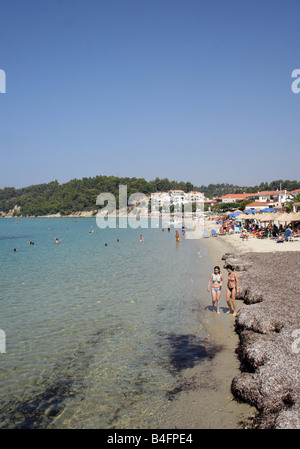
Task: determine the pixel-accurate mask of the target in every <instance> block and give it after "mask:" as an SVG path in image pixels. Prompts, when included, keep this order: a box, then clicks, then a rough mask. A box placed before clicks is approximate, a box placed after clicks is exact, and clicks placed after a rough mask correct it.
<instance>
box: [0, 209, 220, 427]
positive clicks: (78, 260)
mask: <svg viewBox="0 0 300 449" xmlns="http://www.w3.org/2000/svg"><path fill="white" fill-rule="evenodd" d="M179 231H180V234H181V230H179ZM141 234H142V235H143V239H144V241H143V242H141V240H140V235H141ZM56 239H58V241H59V242H58V243H56ZM29 242H33V243H34V245H33V244H29ZM14 250H17V251H14ZM0 261H1V277H0V329H1V331H0V335H1V339H0V340H1V346H0V428H2V429H4V428H15V429H16V428H20V429H21V428H61V429H64V428H68V429H81V428H86V429H113V428H115V429H117V428H123V429H125V428H131V429H133V428H135V429H138V428H161V427H162V426H163V423H164V420H165V417H166V415H167V414H168V410H169V407H170V405H171V404H172V407H173V408H174V404H175V407H176V400H177V398H178V395H180V394H184V391H185V389H186V388H188V386H185V385H183V382H184V380H183V379H184V376H183V373H184V371H185V370H187V369H189V368H191V367H195V366H197V365H198V364H201V363H203V361H204V360H207V359H210V358H213V357H214V356H215V354H216V352H217V351H218V348H215V347H214V346H213V345H212V344H210V343H209V339H207V335H206V332H207V330H206V326H205V314H206V313H207V307H208V306H209V304H210V296H209V295H208V293H207V290H206V289H207V283H208V278H209V275H210V273H211V270H212V267H211V263H210V260H209V255H208V250H207V249H206V247H205V245H204V244H203V242H202V241H201V240H188V239H186V238H183V237H182V236H181V235H180V242H179V243H178V242H176V240H175V229H174V228H173V227H172V226H171V229H170V231H168V230H167V229H164V230H163V229H162V227H161V226H160V225H158V226H157V227H154V228H151V226H150V225H149V227H148V228H144V229H141V228H137V229H133V228H131V227H130V226H128V227H127V228H118V227H115V228H106V229H100V228H98V226H97V223H96V219H95V218H78V219H75V218H19V219H17V220H16V219H13V218H12V219H0ZM179 413H180V411H179ZM182 413H184V411H182ZM199 425H200V426H201V423H199Z"/></svg>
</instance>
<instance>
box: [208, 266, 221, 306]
mask: <svg viewBox="0 0 300 449" xmlns="http://www.w3.org/2000/svg"><path fill="white" fill-rule="evenodd" d="M222 284H223V275H222V274H221V272H220V267H214V272H213V274H212V275H211V276H210V278H209V281H208V286H207V291H208V292H209V290H210V288H211V296H212V308H213V312H214V311H215V303H216V302H217V313H220V296H221V293H222ZM210 286H211V287H210Z"/></svg>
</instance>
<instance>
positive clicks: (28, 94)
mask: <svg viewBox="0 0 300 449" xmlns="http://www.w3.org/2000/svg"><path fill="white" fill-rule="evenodd" d="M0 8H1V9H0V69H2V70H4V71H5V73H6V93H4V94H0V153H1V155H0V158H1V163H0V188H3V187H5V186H15V187H24V186H28V185H32V184H38V183H44V182H50V181H52V180H55V179H57V180H58V181H59V182H60V183H63V182H66V181H69V180H70V179H74V178H78V179H81V178H82V177H90V176H91V177H93V176H96V175H115V176H129V177H133V176H136V177H144V178H145V179H146V180H152V179H154V178H155V177H157V176H158V177H160V178H164V177H167V178H169V179H170V180H173V179H175V180H177V181H190V182H192V183H194V184H195V185H198V186H199V185H201V184H204V185H207V184H209V183H223V182H225V183H233V184H238V185H255V184H259V183H260V182H263V181H267V182H270V181H272V180H275V179H291V180H294V179H296V180H297V181H299V180H300V170H299V167H300V148H299V147H300V93H299V94H295V93H293V92H292V89H291V85H292V82H293V79H292V77H291V74H292V71H293V70H294V69H298V68H299V69H300V51H299V18H300V1H299V0H51V1H49V0H9V1H1V3H0Z"/></svg>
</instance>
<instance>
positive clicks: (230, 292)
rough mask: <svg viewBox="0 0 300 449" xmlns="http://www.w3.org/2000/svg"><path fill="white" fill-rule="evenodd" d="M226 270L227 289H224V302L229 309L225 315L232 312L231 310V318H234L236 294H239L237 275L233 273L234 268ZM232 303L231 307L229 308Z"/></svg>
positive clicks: (229, 267)
mask: <svg viewBox="0 0 300 449" xmlns="http://www.w3.org/2000/svg"><path fill="white" fill-rule="evenodd" d="M226 270H227V272H228V282H227V289H226V301H227V305H228V307H229V310H228V312H226V313H227V314H229V313H231V312H232V309H233V316H236V302H235V298H236V294H237V293H238V292H239V278H238V276H237V274H236V273H235V271H234V268H233V267H232V266H231V265H227V266H226ZM230 298H231V302H230ZM231 303H232V306H231Z"/></svg>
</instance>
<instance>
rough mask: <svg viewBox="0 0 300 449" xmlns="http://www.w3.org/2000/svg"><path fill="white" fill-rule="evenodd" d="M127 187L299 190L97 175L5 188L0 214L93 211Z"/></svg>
mask: <svg viewBox="0 0 300 449" xmlns="http://www.w3.org/2000/svg"><path fill="white" fill-rule="evenodd" d="M120 185H126V186H127V193H128V197H129V196H130V195H131V194H132V193H135V192H140V193H144V194H146V195H147V194H151V193H153V192H157V191H168V190H170V189H181V190H183V191H184V192H189V191H191V190H198V191H200V192H203V193H204V195H205V196H206V197H208V198H213V197H216V196H222V195H226V194H227V193H241V192H257V191H262V190H277V189H280V187H281V189H287V190H295V189H299V188H300V182H297V181H283V180H278V181H272V182H271V183H270V184H268V183H261V184H260V185H259V186H255V187H241V186H234V185H232V184H209V185H208V186H203V185H202V186H198V187H197V186H195V185H193V184H191V183H190V182H177V181H169V180H168V179H167V178H164V179H159V178H156V179H155V180H153V181H146V180H145V179H144V178H119V177H116V176H96V177H94V178H83V179H80V180H79V179H72V180H71V181H69V182H67V183H64V184H59V182H58V181H52V182H50V183H48V184H38V185H33V186H29V187H24V188H21V189H15V188H14V187H6V188H4V189H0V211H2V212H5V213H7V212H8V211H9V210H12V209H13V208H14V206H16V205H17V206H19V210H18V211H16V212H15V215H18V214H21V215H23V216H26V215H29V216H31V215H46V214H56V213H60V214H61V215H68V214H71V213H72V212H76V211H87V210H95V209H97V206H96V199H97V197H98V195H99V194H100V193H103V192H109V193H112V194H113V195H114V196H115V198H116V200H117V204H118V198H119V186H120Z"/></svg>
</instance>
